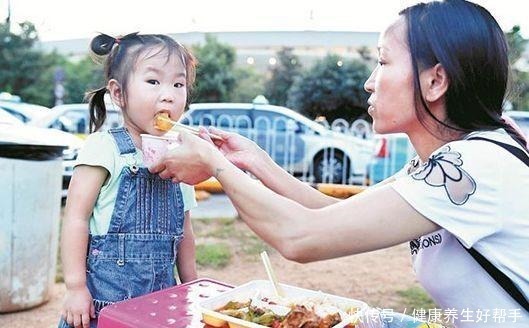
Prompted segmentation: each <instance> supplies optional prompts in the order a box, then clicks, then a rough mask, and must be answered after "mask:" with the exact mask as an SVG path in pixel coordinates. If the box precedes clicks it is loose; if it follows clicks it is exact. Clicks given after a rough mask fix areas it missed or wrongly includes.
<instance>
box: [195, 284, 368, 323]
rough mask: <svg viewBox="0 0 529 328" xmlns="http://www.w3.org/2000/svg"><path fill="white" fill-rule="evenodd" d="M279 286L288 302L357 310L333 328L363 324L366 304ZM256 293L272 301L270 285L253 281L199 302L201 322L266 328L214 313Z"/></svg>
mask: <svg viewBox="0 0 529 328" xmlns="http://www.w3.org/2000/svg"><path fill="white" fill-rule="evenodd" d="M279 285H280V286H281V288H282V289H283V291H284V293H285V297H286V298H288V299H295V300H299V299H301V298H310V299H325V300H326V302H328V303H331V304H333V305H335V306H337V307H339V308H341V309H344V310H345V309H348V308H352V307H356V308H358V309H359V310H358V312H357V313H356V314H355V315H352V316H349V317H345V318H343V317H342V321H341V322H340V323H338V324H337V325H335V326H334V327H333V328H343V327H346V326H347V325H348V324H350V323H352V322H353V321H356V322H358V321H362V319H360V320H357V319H359V318H361V317H362V316H364V315H365V313H366V311H367V309H368V306H367V304H366V303H364V302H362V301H359V300H355V299H351V298H345V297H340V296H336V295H331V294H326V293H323V292H320V291H314V290H310V289H304V288H300V287H294V286H290V285H285V284H279ZM257 292H259V293H260V297H268V298H274V297H275V294H274V291H273V287H272V284H271V283H270V281H268V280H252V281H250V282H248V283H246V284H244V285H241V286H239V287H235V288H233V289H231V290H229V291H226V292H224V293H222V294H219V295H217V296H215V297H212V298H210V299H207V300H205V301H202V302H200V303H199V305H198V306H199V308H200V311H201V312H202V320H203V321H204V322H205V323H206V324H208V325H209V326H213V327H226V324H227V325H228V326H229V327H230V328H242V327H245V328H267V327H265V326H262V325H259V324H256V323H253V322H249V321H245V320H241V319H238V318H235V317H230V316H228V315H225V314H222V313H220V312H217V311H216V310H217V309H219V308H221V307H223V306H224V305H226V304H227V303H228V302H229V301H240V302H244V301H247V300H249V299H250V298H252V297H253V296H254V295H255V294H256V293H257ZM356 327H361V325H357V326H356Z"/></svg>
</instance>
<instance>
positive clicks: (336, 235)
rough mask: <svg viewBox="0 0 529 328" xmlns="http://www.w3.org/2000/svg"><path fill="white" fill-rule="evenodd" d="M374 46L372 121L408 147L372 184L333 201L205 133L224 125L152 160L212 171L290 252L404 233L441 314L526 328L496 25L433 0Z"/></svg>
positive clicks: (521, 211) (522, 253) (526, 207)
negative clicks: (401, 163)
mask: <svg viewBox="0 0 529 328" xmlns="http://www.w3.org/2000/svg"><path fill="white" fill-rule="evenodd" d="M378 49H379V64H378V65H377V67H376V68H375V69H374V71H373V73H372V74H371V76H370V78H369V79H368V80H367V81H366V83H365V89H366V90H367V91H368V92H369V93H370V94H371V96H370V98H369V101H368V103H369V110H368V112H369V114H370V115H371V116H372V117H373V127H374V129H375V131H376V132H378V133H396V132H403V133H406V134H407V135H408V136H409V138H410V140H411V142H412V144H413V146H414V148H415V150H416V152H417V154H418V157H417V158H416V159H415V160H414V161H412V163H410V164H409V165H407V166H406V167H405V169H403V170H402V171H401V172H399V173H398V174H397V175H396V176H394V177H392V178H390V179H388V180H387V181H385V182H383V183H382V184H381V185H378V186H375V187H373V188H370V189H368V190H367V191H365V192H363V193H361V194H359V195H356V196H354V197H351V198H349V199H347V200H343V201H338V200H336V199H333V198H331V197H328V196H325V195H323V194H321V193H319V192H318V191H316V190H314V189H312V188H310V187H308V186H306V185H304V184H303V183H301V182H299V181H298V180H297V179H295V178H294V177H292V176H290V175H289V174H288V173H286V172H285V171H283V170H281V168H280V167H278V166H277V165H276V164H275V163H274V162H273V161H272V160H271V159H270V157H269V156H267V155H266V153H265V152H264V151H262V150H260V149H259V148H258V147H257V146H256V145H255V144H254V143H252V142H250V141H249V140H247V139H244V138H243V137H241V136H238V135H235V134H231V133H225V132H222V131H214V132H215V133H216V134H220V135H221V136H223V137H224V142H223V143H218V142H217V141H215V143H216V144H217V146H218V147H220V151H219V150H218V149H216V148H215V147H214V146H213V145H212V144H211V143H208V142H207V141H205V140H202V139H200V138H197V137H195V136H192V135H182V138H181V139H182V144H181V145H180V146H179V148H178V152H175V153H173V154H172V155H171V156H168V157H167V158H166V159H165V160H164V161H163V163H161V164H160V165H157V166H156V167H153V168H152V172H158V173H159V175H160V176H161V177H164V178H172V179H173V180H174V181H185V182H188V183H194V182H198V181H200V180H202V179H204V178H207V177H208V176H210V175H215V176H216V177H217V179H218V180H219V181H220V182H221V183H222V186H223V189H224V191H225V192H226V193H227V194H228V195H229V197H230V198H231V201H232V203H233V204H234V205H235V207H236V208H237V209H238V211H239V214H240V216H241V218H242V219H243V220H244V221H245V222H246V223H247V224H248V225H249V226H250V227H251V228H252V229H253V230H254V231H255V232H256V233H257V234H258V235H259V236H260V237H261V238H263V239H264V240H265V241H267V242H268V243H270V244H271V245H272V246H274V247H275V248H277V249H278V250H279V251H280V252H281V254H283V255H284V256H285V257H286V258H289V259H292V260H296V261H299V262H308V261H317V260H323V259H329V258H336V257H341V256H345V255H351V254H356V253H361V252H368V251H372V250H376V249H381V248H384V247H389V246H393V245H397V244H400V243H403V242H410V246H411V254H412V257H413V265H414V268H415V271H416V273H417V277H418V280H419V282H420V283H421V284H422V285H423V286H424V288H425V289H426V291H428V293H429V294H430V295H431V297H432V298H433V299H434V301H435V302H436V303H437V304H438V305H439V306H440V307H442V308H444V309H446V311H447V312H444V314H449V316H446V317H445V318H444V319H445V320H446V321H449V322H451V321H455V325H456V326H457V327H529V312H528V311H529V306H528V302H527V299H528V298H529V278H528V277H529V251H528V249H529V202H528V201H527V197H529V193H528V189H527V187H528V186H529V167H528V166H529V156H528V149H527V147H526V142H525V140H524V139H523V138H522V136H520V135H519V133H517V132H516V131H515V130H514V129H513V128H512V127H511V126H510V125H509V124H507V123H506V121H505V120H503V119H502V104H503V101H504V97H505V94H506V87H507V81H508V71H509V67H508V57H507V43H506V40H505V36H504V34H503V32H502V30H501V29H500V27H499V26H498V24H497V22H496V20H495V19H494V18H493V17H492V15H491V14H490V13H489V12H488V11H487V10H486V9H484V8H483V7H481V6H479V5H476V4H474V3H471V2H468V1H464V0H445V1H432V2H429V3H427V4H422V3H421V4H417V5H415V6H412V7H410V8H408V9H405V10H404V11H403V12H401V14H400V17H399V18H398V19H397V20H396V21H395V22H393V23H392V24H391V25H390V26H389V27H388V28H387V29H386V30H385V31H384V33H382V34H381V36H380V40H379V44H378ZM202 137H203V138H204V139H206V140H208V137H207V134H205V133H204V134H202ZM209 141H210V142H211V140H209ZM233 164H235V165H233ZM236 166H238V167H240V168H243V169H245V170H248V171H250V172H251V173H252V174H253V175H255V176H256V177H258V178H259V179H260V180H261V181H262V182H263V184H264V185H265V186H266V187H268V189H267V188H266V187H265V186H263V185H261V184H255V183H254V182H253V180H252V179H251V178H250V177H248V176H247V175H245V174H244V173H243V172H242V171H241V170H239V169H238V168H237V167H236ZM388 270H389V268H388ZM388 272H390V271H388ZM449 311H450V312H449ZM412 320H413V319H412ZM403 321H405V320H403ZM387 324H388V326H392V327H396V326H398V327H404V326H405V327H414V325H413V322H412V321H408V323H403V322H400V319H399V320H394V321H390V320H388V321H387ZM416 325H417V323H416Z"/></svg>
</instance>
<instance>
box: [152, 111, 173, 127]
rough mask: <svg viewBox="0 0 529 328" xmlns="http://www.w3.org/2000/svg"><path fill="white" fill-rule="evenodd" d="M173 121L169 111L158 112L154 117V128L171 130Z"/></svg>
mask: <svg viewBox="0 0 529 328" xmlns="http://www.w3.org/2000/svg"><path fill="white" fill-rule="evenodd" d="M173 125H174V124H173V121H171V119H170V118H169V114H168V113H158V114H156V116H155V117H154V128H155V129H158V130H161V131H169V130H171V128H172V127H173Z"/></svg>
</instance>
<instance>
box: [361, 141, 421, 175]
mask: <svg viewBox="0 0 529 328" xmlns="http://www.w3.org/2000/svg"><path fill="white" fill-rule="evenodd" d="M374 140H375V142H376V148H375V153H374V155H373V157H372V159H371V162H370V163H369V169H368V181H369V184H376V183H379V182H380V181H382V180H385V179H387V178H389V177H390V176H392V175H393V174H395V173H397V172H398V171H399V170H400V169H402V168H403V167H404V165H405V164H406V163H408V162H409V161H410V160H411V159H412V158H413V157H414V156H415V155H416V154H415V150H414V149H413V146H412V145H411V143H410V140H409V138H408V136H407V135H406V134H404V133H393V134H385V135H381V134H376V135H375V136H374Z"/></svg>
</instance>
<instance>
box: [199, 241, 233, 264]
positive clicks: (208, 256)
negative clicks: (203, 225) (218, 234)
mask: <svg viewBox="0 0 529 328" xmlns="http://www.w3.org/2000/svg"><path fill="white" fill-rule="evenodd" d="M196 259H197V264H198V265H200V266H206V267H213V268H223V267H225V266H226V265H228V263H230V259H231V252H230V249H229V247H228V245H226V244H222V243H217V244H200V245H197V246H196Z"/></svg>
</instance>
